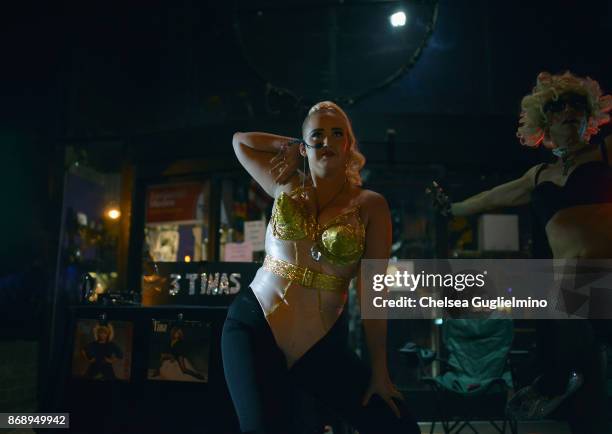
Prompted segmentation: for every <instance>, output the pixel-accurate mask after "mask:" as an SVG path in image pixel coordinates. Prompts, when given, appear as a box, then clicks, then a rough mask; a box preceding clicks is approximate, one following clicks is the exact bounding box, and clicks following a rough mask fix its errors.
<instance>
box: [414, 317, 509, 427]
mask: <svg viewBox="0 0 612 434" xmlns="http://www.w3.org/2000/svg"><path fill="white" fill-rule="evenodd" d="M513 334H514V332H513V324H512V320H505V319H451V320H446V321H445V322H444V323H443V324H442V334H441V335H442V345H443V346H444V347H445V348H446V350H447V353H448V359H447V360H444V359H441V358H435V359H434V358H431V357H428V358H427V359H424V358H422V357H421V355H422V354H423V352H418V353H417V354H418V355H419V359H420V361H422V363H421V367H422V368H424V367H425V365H426V364H427V363H431V362H432V361H433V360H438V361H440V362H441V363H442V365H443V367H444V368H445V372H444V373H443V374H442V375H439V376H437V377H423V378H422V381H423V382H425V383H426V384H428V385H429V386H430V387H431V388H432V390H433V391H434V392H435V396H436V405H437V411H436V413H437V418H436V419H435V420H434V421H433V423H432V425H431V431H430V434H432V433H433V432H434V429H435V426H436V423H437V422H438V421H439V422H440V423H441V424H442V427H443V429H444V433H445V434H457V433H460V432H461V431H463V429H464V428H470V429H471V430H472V432H474V433H478V431H477V430H476V428H475V427H474V425H473V424H472V422H474V421H476V420H486V421H488V422H490V423H491V425H492V426H493V427H494V428H495V429H496V430H497V431H498V432H500V433H502V434H504V433H505V432H506V427H509V428H510V432H511V433H513V434H516V433H517V427H516V422H515V421H513V420H510V419H509V418H508V417H507V416H506V414H505V411H504V409H505V406H506V400H507V394H508V390H509V389H511V388H512V376H511V373H510V371H509V366H508V353H509V351H510V347H511V345H512V339H513ZM500 416H501V418H502V423H501V424H499V423H498V422H496V421H499V420H500Z"/></svg>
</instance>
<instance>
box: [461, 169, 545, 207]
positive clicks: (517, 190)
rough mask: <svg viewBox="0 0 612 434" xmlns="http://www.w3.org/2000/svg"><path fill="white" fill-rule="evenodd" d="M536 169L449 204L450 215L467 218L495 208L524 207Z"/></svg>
mask: <svg viewBox="0 0 612 434" xmlns="http://www.w3.org/2000/svg"><path fill="white" fill-rule="evenodd" d="M538 167H539V166H534V167H532V168H531V169H529V170H528V171H527V172H525V174H524V175H523V176H521V177H520V178H518V179H515V180H514V181H510V182H507V183H505V184H501V185H498V186H497V187H494V188H492V189H491V190H487V191H483V192H482V193H478V194H477V195H475V196H472V197H470V198H468V199H465V200H463V201H461V202H453V203H451V205H450V211H451V213H452V214H453V215H455V216H468V215H472V214H478V213H481V212H485V211H490V210H493V209H497V208H505V207H510V206H520V205H526V204H527V203H529V201H530V196H531V191H532V190H533V187H534V184H535V173H536V171H537V169H538Z"/></svg>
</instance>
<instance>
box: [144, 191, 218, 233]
mask: <svg viewBox="0 0 612 434" xmlns="http://www.w3.org/2000/svg"><path fill="white" fill-rule="evenodd" d="M204 193H205V189H204V184H202V183H197V182H190V183H177V184H162V185H152V186H149V187H148V188H147V199H146V203H147V207H146V223H147V224H161V223H168V222H172V223H174V224H179V223H180V224H186V223H192V224H197V223H201V222H202V221H203V220H204V216H205V208H206V207H205V205H206V203H205V202H206V198H205V194H204Z"/></svg>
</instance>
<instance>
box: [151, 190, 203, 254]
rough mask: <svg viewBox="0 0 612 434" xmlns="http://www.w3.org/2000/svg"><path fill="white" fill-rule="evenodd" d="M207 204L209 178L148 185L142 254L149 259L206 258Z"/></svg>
mask: <svg viewBox="0 0 612 434" xmlns="http://www.w3.org/2000/svg"><path fill="white" fill-rule="evenodd" d="M209 207H210V182H209V181H205V182H183V183H173V184H161V185H151V186H149V187H148V188H147V192H146V211H145V227H144V231H145V242H144V257H145V258H146V259H148V260H149V261H151V262H191V261H194V262H199V261H206V260H207V254H208V253H207V252H208V242H209V238H208V234H209V214H210V208H209Z"/></svg>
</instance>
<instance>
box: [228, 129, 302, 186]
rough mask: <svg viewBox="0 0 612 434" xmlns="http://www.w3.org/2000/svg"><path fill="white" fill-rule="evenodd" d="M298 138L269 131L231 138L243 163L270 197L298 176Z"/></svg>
mask: <svg viewBox="0 0 612 434" xmlns="http://www.w3.org/2000/svg"><path fill="white" fill-rule="evenodd" d="M299 143H300V140H299V139H295V138H292V137H284V136H278V135H275V134H268V133H258V132H252V133H235V134H234V138H233V140H232V144H233V146H234V152H235V153H236V157H238V161H240V164H242V166H243V167H244V168H245V169H246V171H247V172H249V174H250V175H251V176H252V177H253V179H255V181H257V183H258V184H259V185H261V187H262V188H263V189H264V190H265V191H266V193H268V194H269V195H270V196H272V197H275V196H276V189H277V187H278V186H279V185H283V184H286V183H288V182H289V181H290V180H291V178H293V177H294V176H295V175H297V173H298V172H297V168H298V160H299Z"/></svg>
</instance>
